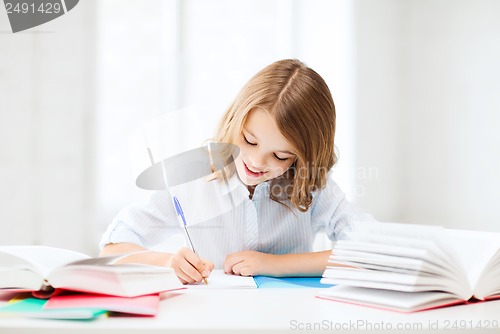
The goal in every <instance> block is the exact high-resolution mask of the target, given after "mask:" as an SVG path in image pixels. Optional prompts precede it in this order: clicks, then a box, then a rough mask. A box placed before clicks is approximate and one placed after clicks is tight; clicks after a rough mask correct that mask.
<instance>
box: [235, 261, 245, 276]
mask: <svg viewBox="0 0 500 334" xmlns="http://www.w3.org/2000/svg"><path fill="white" fill-rule="evenodd" d="M247 267H248V265H247V264H246V262H244V261H242V262H238V263H236V264H235V265H234V266H233V268H232V271H233V273H234V274H235V275H240V276H243V275H242V274H241V272H242V270H244V269H245V268H247Z"/></svg>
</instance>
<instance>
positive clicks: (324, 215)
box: [311, 175, 375, 241]
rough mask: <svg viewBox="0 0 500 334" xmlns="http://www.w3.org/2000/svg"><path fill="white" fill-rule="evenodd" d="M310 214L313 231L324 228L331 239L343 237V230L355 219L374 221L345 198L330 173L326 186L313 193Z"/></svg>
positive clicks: (345, 230)
mask: <svg viewBox="0 0 500 334" xmlns="http://www.w3.org/2000/svg"><path fill="white" fill-rule="evenodd" d="M311 215H312V217H311V220H312V227H313V231H314V232H315V233H316V232H319V231H321V230H324V231H325V232H326V234H327V236H328V238H329V239H330V240H332V241H335V240H340V239H345V238H346V235H345V232H347V231H350V230H351V229H352V226H353V224H354V223H355V222H357V221H375V218H373V216H371V215H370V214H367V213H364V212H362V211H360V210H359V209H358V208H357V207H356V206H355V205H354V204H352V203H351V202H349V201H348V200H347V198H346V197H345V194H344V192H343V191H342V190H341V189H340V187H339V186H338V185H337V183H336V182H335V181H333V179H332V178H331V175H329V176H328V180H327V184H326V187H325V188H324V189H322V190H320V191H318V192H317V193H316V194H315V195H314V203H313V207H312V213H311Z"/></svg>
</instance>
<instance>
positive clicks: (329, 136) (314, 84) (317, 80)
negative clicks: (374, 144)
mask: <svg viewBox="0 0 500 334" xmlns="http://www.w3.org/2000/svg"><path fill="white" fill-rule="evenodd" d="M257 108H259V109H263V110H266V111H267V112H268V113H269V114H270V115H271V116H272V117H273V118H274V120H275V122H276V124H277V126H278V128H279V130H280V132H281V134H282V135H283V137H284V138H285V139H286V140H287V141H288V143H289V144H290V145H291V146H292V148H293V150H294V153H295V154H296V156H297V159H296V161H295V162H294V163H293V164H292V166H291V167H290V168H289V169H288V170H287V171H286V172H285V173H284V174H283V175H281V176H280V177H277V178H275V179H273V180H270V189H271V192H270V196H271V199H273V200H275V201H277V202H280V203H283V201H284V200H286V199H288V200H290V201H291V203H292V204H293V206H294V207H296V208H297V209H298V210H300V211H302V212H305V211H307V210H308V209H309V208H310V206H311V204H312V192H313V191H315V190H319V189H322V188H324V187H325V185H326V179H327V175H328V171H329V170H330V169H331V168H332V167H333V165H334V164H335V163H336V161H337V157H336V155H335V143H334V138H335V105H334V103H333V98H332V95H331V92H330V90H329V88H328V86H327V84H326V83H325V81H324V80H323V78H322V77H321V76H320V75H319V74H318V73H316V72H315V71H314V70H313V69H311V68H309V67H307V66H306V65H305V64H304V63H302V62H301V61H299V60H297V59H284V60H279V61H276V62H274V63H272V64H270V65H268V66H267V67H265V68H264V69H262V70H261V71H259V72H258V73H257V74H256V75H254V76H253V77H252V78H251V79H250V80H249V81H248V82H247V83H246V84H245V85H244V86H243V88H242V89H241V91H240V92H239V94H238V95H237V96H236V98H235V100H234V101H233V103H232V104H231V105H230V107H229V108H228V109H227V111H226V113H225V114H224V116H223V117H222V119H221V121H220V123H219V126H218V128H217V132H216V136H215V140H216V141H219V142H225V143H232V144H235V143H236V142H237V140H238V138H239V136H241V133H242V128H243V125H244V124H245V121H246V117H247V115H248V113H249V112H250V111H252V110H254V109H257ZM283 204H284V203H283Z"/></svg>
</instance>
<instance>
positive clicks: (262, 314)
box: [0, 289, 500, 334]
mask: <svg viewBox="0 0 500 334" xmlns="http://www.w3.org/2000/svg"><path fill="white" fill-rule="evenodd" d="M316 292H317V290H316V289H239V290H236V289H232V290H229V289H220V290H215V289H196V290H195V289H191V290H188V289H186V290H182V291H179V292H171V293H167V294H165V295H164V299H163V300H162V301H161V311H160V313H159V314H158V315H157V316H156V317H153V318H138V317H136V318H134V317H114V318H100V319H98V320H95V321H88V322H85V321H62V320H38V319H36V320H35V319H30V320H27V319H21V318H15V319H14V318H9V319H5V318H4V319H0V333H1V334H7V333H36V334H49V333H50V334H59V333H61V334H62V333H64V334H66V333H76V334H79V333H88V334H90V333H92V334H99V333H105V334H112V333H120V334H125V333H135V334H148V333H168V332H175V333H178V332H181V333H204V334H208V333H222V332H226V333H240V332H242V333H250V332H257V333H267V332H273V333H274V332H290V333H315V332H322V333H326V332H331V333H333V332H334V333H353V332H357V331H359V332H361V331H364V330H366V329H370V327H371V328H372V329H373V330H374V331H373V332H376V333H387V332H393V333H423V332H424V330H426V332H427V331H431V332H434V333H453V332H459V333H468V332H475V333H479V332H478V331H477V330H478V329H481V328H477V329H475V330H474V328H471V327H476V326H478V327H483V331H484V333H500V324H499V323H500V301H491V302H487V303H478V304H472V305H461V306H454V307H448V308H442V309H436V310H432V311H424V312H419V313H412V314H402V313H396V312H390V311H383V310H378V309H372V308H367V307H362V306H355V305H349V304H344V303H339V302H333V301H329V300H323V299H319V298H315V295H316ZM493 322H496V323H497V328H492V323H493ZM487 324H489V326H490V328H489V329H484V327H485V326H486V325H487ZM454 326H458V327H459V328H460V327H465V328H466V329H468V330H458V329H457V328H454ZM400 327H401V328H400ZM390 328H391V329H392V330H389V329H390ZM396 329H397V330H396Z"/></svg>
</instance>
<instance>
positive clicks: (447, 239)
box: [439, 229, 500, 289]
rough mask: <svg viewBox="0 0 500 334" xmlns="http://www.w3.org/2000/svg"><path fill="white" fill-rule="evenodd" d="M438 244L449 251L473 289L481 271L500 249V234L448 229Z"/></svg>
mask: <svg viewBox="0 0 500 334" xmlns="http://www.w3.org/2000/svg"><path fill="white" fill-rule="evenodd" d="M439 242H442V243H443V244H446V245H447V248H449V249H450V255H451V256H452V257H453V258H454V261H456V262H458V263H459V264H460V266H461V267H462V268H463V270H464V272H465V273H464V274H465V275H466V277H467V279H468V281H469V284H470V287H471V289H474V287H475V286H476V283H477V281H478V279H479V277H480V275H481V273H482V271H483V269H484V268H485V267H486V265H487V264H488V262H489V261H491V259H492V257H493V255H495V253H496V252H497V251H498V249H500V233H492V232H480V231H468V230H456V229H449V230H446V233H445V234H444V235H443V237H441V238H440V239H439Z"/></svg>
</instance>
